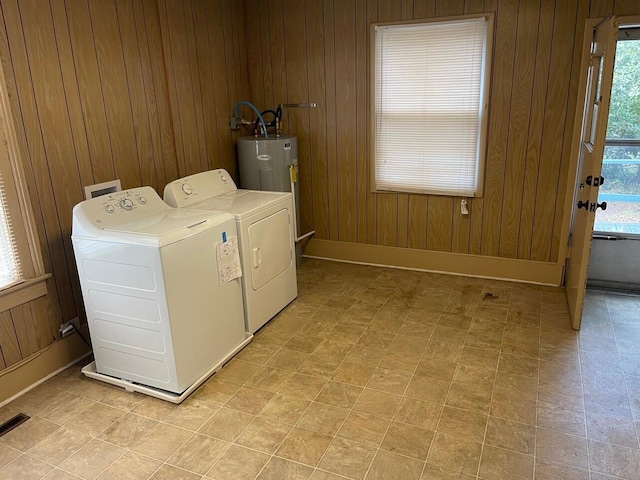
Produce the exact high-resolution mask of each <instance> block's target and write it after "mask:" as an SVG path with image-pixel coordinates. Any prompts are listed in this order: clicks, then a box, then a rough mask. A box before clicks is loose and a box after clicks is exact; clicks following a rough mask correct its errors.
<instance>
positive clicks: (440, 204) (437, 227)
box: [427, 196, 453, 252]
mask: <svg viewBox="0 0 640 480" xmlns="http://www.w3.org/2000/svg"><path fill="white" fill-rule="evenodd" d="M452 219H453V199H452V198H451V197H444V196H442V197H441V196H431V197H429V204H428V213H427V250H438V251H441V252H450V251H451V238H452Z"/></svg>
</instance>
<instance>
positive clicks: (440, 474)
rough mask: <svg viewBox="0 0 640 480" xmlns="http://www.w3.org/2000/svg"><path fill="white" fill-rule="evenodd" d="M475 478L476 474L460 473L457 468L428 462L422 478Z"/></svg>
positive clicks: (428, 479)
mask: <svg viewBox="0 0 640 480" xmlns="http://www.w3.org/2000/svg"><path fill="white" fill-rule="evenodd" d="M475 478H476V476H475V475H469V474H466V473H460V472H457V471H455V470H451V469H448V468H444V467H441V466H440V465H433V464H431V463H429V462H427V463H426V464H425V467H424V470H423V471H422V477H421V480H475Z"/></svg>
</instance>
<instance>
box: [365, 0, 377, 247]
mask: <svg viewBox="0 0 640 480" xmlns="http://www.w3.org/2000/svg"><path fill="white" fill-rule="evenodd" d="M366 3H367V5H366V10H367V11H366V15H367V23H368V24H369V25H370V24H372V23H376V22H377V21H378V0H366ZM367 39H368V42H367V52H369V51H370V50H371V49H372V48H373V46H372V45H371V37H370V36H369V35H368V36H367ZM372 68H373V65H371V55H369V54H367V72H368V77H369V78H368V79H367V82H368V83H367V86H368V89H367V130H366V132H365V135H366V137H367V147H368V150H367V182H368V186H367V190H368V192H367V240H366V241H367V243H376V239H377V235H378V228H377V221H378V198H377V197H378V196H377V195H376V194H375V193H373V192H372V185H371V183H370V182H371V176H372V173H373V172H372V168H373V148H372V142H373V138H372V137H371V131H372V122H373V119H372V116H371V113H370V112H371V109H372V108H373V105H372V103H371V102H372V100H371V94H372V92H371V89H372V88H373V86H372V84H371V69H372Z"/></svg>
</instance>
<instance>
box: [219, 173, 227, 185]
mask: <svg viewBox="0 0 640 480" xmlns="http://www.w3.org/2000/svg"><path fill="white" fill-rule="evenodd" d="M220 180H222V182H223V183H227V177H225V176H224V175H222V176H221V177H220Z"/></svg>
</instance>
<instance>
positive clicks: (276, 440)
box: [236, 417, 291, 454]
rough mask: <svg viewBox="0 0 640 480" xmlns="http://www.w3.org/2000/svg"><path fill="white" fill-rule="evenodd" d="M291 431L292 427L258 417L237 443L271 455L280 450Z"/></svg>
mask: <svg viewBox="0 0 640 480" xmlns="http://www.w3.org/2000/svg"><path fill="white" fill-rule="evenodd" d="M290 430H291V425H287V424H285V423H280V422H276V421H274V420H269V419H268V418H263V417H256V418H255V419H254V420H253V422H251V424H250V425H249V426H248V427H247V428H246V429H245V430H244V432H242V435H240V437H239V438H238V440H236V443H237V444H238V445H242V446H245V447H248V448H251V449H253V450H258V451H261V452H265V453H269V454H271V453H274V452H275V451H276V450H277V449H278V447H279V446H280V444H281V443H282V442H283V440H284V439H285V437H286V436H287V434H288V433H289V431H290Z"/></svg>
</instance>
